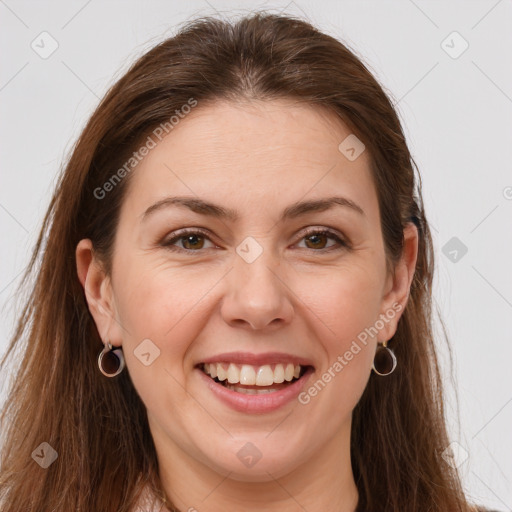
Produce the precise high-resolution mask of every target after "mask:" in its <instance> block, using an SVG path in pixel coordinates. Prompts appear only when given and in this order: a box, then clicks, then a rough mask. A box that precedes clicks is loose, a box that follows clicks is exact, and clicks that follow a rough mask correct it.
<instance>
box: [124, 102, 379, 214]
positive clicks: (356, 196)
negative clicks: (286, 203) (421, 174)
mask: <svg viewBox="0 0 512 512" xmlns="http://www.w3.org/2000/svg"><path fill="white" fill-rule="evenodd" d="M349 135H351V131H350V129H349V128H348V127H346V126H345V125H344V124H343V123H342V122H341V120H339V118H337V117H336V115H335V114H334V113H332V112H329V111H327V110H326V109H324V108H320V107H315V106H310V105H305V104H301V103H298V102H296V101H293V100H287V99H284V100H272V101H264V102H263V101H250V102H249V101H247V102H243V103H242V102H239V103H232V102H225V101H217V102H214V103H209V104H204V105H201V103H199V105H198V106H196V107H195V108H194V109H193V110H192V111H191V113H190V114H188V115H186V116H184V117H183V119H181V120H180V121H179V123H178V124H176V125H175V126H174V128H173V129H172V131H171V132H170V133H169V135H167V136H166V137H165V138H163V139H162V140H161V141H160V142H158V143H157V144H156V146H155V147H154V148H153V149H151V150H150V151H149V153H148V154H147V155H146V156H145V157H144V159H143V160H142V162H141V163H140V164H139V165H138V166H137V167H136V169H135V171H134V175H133V176H132V178H131V184H130V187H129V191H128V194H127V198H126V201H125V202H126V203H128V206H127V208H130V209H132V208H133V209H134V210H141V208H143V207H144V206H147V204H148V202H153V201H156V200H159V199H162V198H163V197H165V196H167V195H169V196H170V195H178V193H179V194H187V195H193V196H200V197H203V198H207V199H214V198H215V199H217V200H218V198H219V197H222V198H223V199H225V200H226V201H231V202H232V203H233V205H235V206H240V207H243V205H244V204H245V205H253V204H254V206H255V207H258V206H257V205H258V203H259V206H260V207H261V201H264V202H266V203H267V204H266V206H269V204H270V203H268V201H269V200H270V201H272V200H273V199H278V198H280V197H290V198H293V200H299V199H301V198H302V197H303V196H305V195H306V194H307V198H308V199H314V198H315V197H316V196H318V197H320V196H325V195H326V194H331V195H332V192H333V189H338V190H339V191H340V192H343V193H346V194H349V195H352V199H353V200H355V201H357V202H360V203H361V202H363V203H364V202H365V201H364V200H363V197H361V196H362V195H364V194H366V195H367V194H368V191H371V190H372V189H373V181H372V178H371V173H370V170H369V169H370V168H369V164H370V157H369V155H368V154H367V153H368V152H366V151H364V152H363V153H362V154H361V155H360V156H359V157H358V158H357V159H355V160H354V161H350V160H349V159H347V158H346V156H345V155H344V154H342V153H341V152H340V150H339V145H340V143H341V142H342V141H343V140H344V139H346V137H348V136H349ZM370 206H371V205H368V204H367V207H370ZM373 206H375V205H373Z"/></svg>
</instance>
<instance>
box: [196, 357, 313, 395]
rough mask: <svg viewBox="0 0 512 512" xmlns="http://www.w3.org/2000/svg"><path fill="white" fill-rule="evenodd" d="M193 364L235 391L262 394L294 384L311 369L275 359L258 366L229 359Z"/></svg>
mask: <svg viewBox="0 0 512 512" xmlns="http://www.w3.org/2000/svg"><path fill="white" fill-rule="evenodd" d="M196 368H197V369H199V370H201V371H202V373H203V374H204V375H206V376H207V377H208V378H210V379H211V380H212V381H213V382H215V383H216V384H218V385H220V386H222V387H224V388H226V389H229V390H231V391H233V392H236V393H241V394H246V395H262V394H267V393H276V392H278V391H280V390H283V389H286V388H288V387H290V386H293V385H294V384H295V383H296V382H297V381H300V380H301V379H302V378H303V377H304V375H306V374H308V375H309V374H310V373H312V372H313V371H314V367H313V366H311V365H299V364H293V363H291V362H290V363H274V364H265V365H261V366H254V365H247V364H242V365H239V364H235V363H228V362H216V363H199V364H198V365H196Z"/></svg>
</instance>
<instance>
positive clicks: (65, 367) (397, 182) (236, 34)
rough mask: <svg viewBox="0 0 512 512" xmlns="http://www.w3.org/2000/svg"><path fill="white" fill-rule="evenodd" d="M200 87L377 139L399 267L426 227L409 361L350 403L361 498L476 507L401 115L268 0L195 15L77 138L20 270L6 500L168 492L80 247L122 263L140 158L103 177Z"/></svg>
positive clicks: (12, 505)
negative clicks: (21, 299) (454, 416)
mask: <svg viewBox="0 0 512 512" xmlns="http://www.w3.org/2000/svg"><path fill="white" fill-rule="evenodd" d="M191 98H192V99H193V101H197V103H198V105H199V106H201V105H204V104H206V103H207V102H209V101H215V100H216V99H228V100H232V101H237V100H239V99H253V98H256V99H260V100H272V99H277V98H294V99H295V100H299V101H303V102H304V103H306V104H309V105H313V106H315V105H316V106H319V107H325V108H327V109H329V110H330V111H332V112H334V113H335V114H336V115H338V116H339V118H340V119H341V120H342V121H343V122H344V123H345V124H346V125H347V126H348V127H349V128H350V129H351V131H352V132H353V133H355V134H356V135H357V137H358V138H359V139H360V140H362V141H363V143H364V144H365V145H366V148H367V149H368V151H369V154H370V155H371V166H372V168H371V171H372V174H373V179H374V180H375V183H376V185H377V186H376V189H377V191H378V202H379V207H380V214H381V219H382V233H383V238H384V242H385V249H386V258H387V262H388V265H389V268H390V269H392V268H393V265H394V264H395V263H396V262H397V260H398V259H399V257H400V255H401V251H402V246H403V229H404V227H405V225H406V224H407V223H408V222H414V223H415V224H416V226H417V228H418V230H419V254H418V260H417V266H416V273H415V275H414V279H413V282H412V286H411V290H410V296H409V301H408V304H407V307H406V309H405V311H404V313H403V315H402V317H401V319H400V321H399V324H398V329H397V332H396V334H395V336H394V337H393V338H392V339H391V340H390V342H389V346H390V347H391V348H392V349H393V350H394V352H395V354H396V357H397V359H398V361H399V365H398V367H397V369H396V371H395V372H394V373H393V374H392V375H390V376H389V377H386V378H383V377H379V376H377V375H374V374H372V376H371V377H370V380H369V382H368V385H367V388H366V390H365V392H364V394H363V396H362V398H361V400H360V402H359V403H358V405H357V406H356V408H355V410H354V411H353V427H352V434H351V455H352V468H353V473H354V477H355V481H356V485H357V488H358V491H359V504H358V510H360V511H379V512H391V511H394V512H398V511H400V512H403V511H414V512H427V511H439V512H456V511H469V510H473V509H472V508H471V507H470V505H469V504H468V502H467V501H466V499H465V497H464V494H463V491H462V487H461V483H460V480H459V476H458V474H457V471H456V469H455V468H453V467H451V465H450V464H448V463H446V462H445V460H444V458H443V455H442V454H443V451H444V450H445V448H446V447H447V446H448V444H449V440H448V436H447V431H446V427H445V417H444V411H443V392H442V387H441V378H440V371H439V368H438V362H437V357H436V350H435V345H434V338H433V331H432V300H431V293H432V278H433V273H434V259H433V249H432V241H431V235H430V230H429V225H428V223H427V219H426V216H425V212H424V208H423V204H422V197H421V181H420V179H419V175H418V176H416V174H417V166H416V164H415V162H414V161H413V158H412V157H411V154H410V153H409V150H408V147H407V144H406V141H405V137H404V133H403V130H402V127H401V124H400V121H399V119H398V116H397V114H396V112H395V110H394V107H393V105H392V103H391V101H390V99H389V98H388V95H387V94H386V93H385V92H384V91H383V89H382V87H381V86H380V85H379V84H378V82H377V81H376V79H375V78H374V77H373V76H372V74H371V73H370V71H369V70H368V69H367V67H366V66H365V65H364V64H363V62H362V61H361V59H360V58H358V57H357V56H356V55H355V52H354V51H352V50H350V49H349V48H348V47H347V46H345V45H344V44H342V43H341V42H339V41H337V40H336V39H334V38H332V37H330V36H328V35H326V34H323V33H321V32H319V31H318V30H317V29H316V28H314V27H313V26H311V25H310V24H309V23H307V22H306V21H303V20H300V19H297V18H294V17H291V16H284V15H272V14H267V13H265V12H258V13H254V14H252V15H251V16H248V17H245V18H243V19H241V20H238V21H237V22H232V23H228V22H224V21H220V20H218V19H216V18H209V17H208V18H200V19H197V20H192V21H191V22H189V23H187V24H186V26H185V27H182V29H181V30H180V31H179V32H178V34H177V35H176V36H174V37H171V38H169V39H167V40H165V41H163V42H162V43H160V44H158V45H157V46H156V47H154V48H153V49H152V50H150V51H149V52H147V53H146V54H145V55H144V56H142V58H140V59H139V60H138V61H137V62H136V63H135V64H134V65H133V66H132V67H131V68H130V69H129V71H128V72H127V73H126V74H125V75H124V76H123V77H122V78H121V79H120V80H119V81H118V82H117V83H116V84H115V85H114V86H113V87H112V88H111V89H110V90H109V91H108V93H107V94H106V96H105V97H104V99H103V100H102V101H101V102H100V104H99V106H98V107H97V109H96V111H95V112H94V113H93V115H92V117H91V118H90V120H89V122H88V124H87V126H86V127H85V129H84V130H83V132H82V134H81V135H80V137H79V139H78V141H77V142H76V144H75V146H74V148H73V151H72V153H71V156H70V158H69V161H68V162H67V165H66V166H65V168H64V170H63V172H62V173H61V176H60V178H59V182H58V186H57V188H56V191H55V193H54V195H53V197H52V199H51V202H50V205H49V208H48V211H47V213H46V216H45V218H44V221H43V226H42V229H41V232H40V235H39V239H38V241H37V243H36V246H35V249H34V252H33V255H32V258H31V261H30V264H29V266H28V267H27V270H26V273H25V275H24V277H23V281H22V287H23V286H25V287H28V286H30V296H29V297H28V299H27V300H26V303H25V306H24V308H23V310H22V312H21V313H20V315H19V319H18V323H17V326H16V329H15V332H14V335H13V338H12V340H11V342H10V345H9V347H8V351H7V353H6V355H5V356H4V359H3V361H2V365H1V367H2V368H3V367H4V365H5V364H6V361H7V360H8V356H9V354H11V356H12V359H13V361H12V363H13V364H14V362H15V361H17V362H18V365H17V366H16V370H15V376H16V378H15V380H14V381H13V383H12V387H11V389H10V392H9V395H8V399H7V401H6V403H5V407H4V408H3V411H2V417H1V419H2V424H3V425H4V431H3V436H4V439H3V445H2V452H1V455H2V471H1V479H0V483H1V488H0V505H1V508H2V511H3V512H20V511H24V512H25V511H34V512H35V511H37V512H68V511H70V510H74V511H80V512H89V511H95V512H128V511H130V510H131V509H132V507H133V506H134V504H135V502H136V500H137V498H138V494H139V493H140V491H141V489H142V488H143V486H145V485H146V484H147V485H149V486H151V488H152V489H153V490H154V492H155V493H158V492H162V491H163V489H162V487H161V482H160V480H159V477H158V464H157V458H156V453H155V448H154V445H153V441H152V437H151V434H150V430H149V427H148V422H147V417H146V410H145V407H144V405H143V403H142V401H141V399H140V397H139V396H138V394H137V392H136V390H135V388H134V386H133V384H132V382H131V380H130V377H129V374H128V372H126V371H125V372H123V373H122V374H121V375H119V377H116V378H114V379H107V378H105V377H103V376H102V375H101V373H100V372H99V370H98V367H97V356H98V353H99V351H100V350H101V349H102V347H103V344H102V341H101V339H100V337H99V334H98V332H97V329H96V326H95V323H94V321H93V319H92V316H91V314H90V313H89V310H88V307H87V303H86V300H85V296H84V292H83V289H82V287H81V285H80V282H79V280H78V278H77V271H76V263H75V249H76V246H77V243H78V242H79V241H80V240H81V239H82V238H90V239H91V240H92V241H93V244H94V250H95V252H96V254H97V255H98V256H99V257H100V258H101V260H102V262H103V263H104V265H105V269H106V271H107V273H109V272H110V271H111V267H110V262H111V256H112V254H111V251H112V241H113V239H114V235H115V231H116V225H117V222H118V216H119V210H120V205H121V203H122V201H123V196H124V194H125V192H126V188H127V186H128V183H129V182H130V176H131V175H133V172H136V170H134V171H133V172H132V173H130V172H127V173H125V174H126V176H125V177H123V179H122V180H119V182H115V184H113V185H112V186H111V187H110V188H109V193H108V198H106V199H105V200H102V199H101V197H100V196H101V194H100V193H98V190H99V188H101V187H102V186H103V185H104V184H105V183H107V182H108V181H109V180H110V179H111V178H112V175H113V173H114V172H115V171H116V169H119V168H121V167H122V166H123V163H124V162H126V161H127V159H129V158H130V155H132V153H133V151H134V150H135V149H136V148H137V147H139V145H140V144H141V142H142V141H144V140H145V139H146V138H147V136H148V134H150V133H152V130H154V129H155V127H158V126H159V125H161V124H162V123H168V122H169V119H170V118H171V117H172V116H173V115H175V113H176V110H178V111H179V110H180V109H181V108H182V107H183V105H186V104H187V103H188V104H190V100H191ZM111 183H112V182H111ZM31 276H32V277H33V278H34V281H33V283H32V284H29V278H30V277H31ZM20 289H21V288H20ZM15 349H18V350H17V355H16V356H15ZM43 442H46V443H48V444H49V445H50V446H51V447H52V448H53V449H54V450H55V451H56V452H57V454H58V457H57V459H56V461H55V462H54V463H53V464H52V465H51V466H50V467H48V468H47V469H43V468H42V467H40V465H38V464H36V463H35V461H34V458H33V457H32V454H33V452H34V450H36V448H38V447H39V446H40V445H41V443H43Z"/></svg>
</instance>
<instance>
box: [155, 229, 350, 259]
mask: <svg viewBox="0 0 512 512" xmlns="http://www.w3.org/2000/svg"><path fill="white" fill-rule="evenodd" d="M189 235H203V236H204V237H205V238H207V239H208V240H210V241H212V240H211V239H210V237H209V236H208V233H207V232H206V231H205V230H203V229H201V228H193V229H183V230H181V231H178V232H176V233H175V236H173V237H172V238H170V239H168V240H166V241H164V242H162V243H161V245H162V246H163V247H165V248H166V249H168V250H170V251H174V252H188V253H192V252H201V251H203V250H204V249H197V250H193V249H184V248H182V247H177V246H175V245H174V242H176V241H177V240H180V239H182V238H185V237H186V236H189ZM311 235H326V236H328V237H329V238H332V239H334V240H335V241H336V242H337V243H338V247H336V246H331V247H327V248H324V249H309V248H306V249H308V250H309V251H313V252H324V253H325V252H328V251H332V250H340V249H349V248H350V245H349V244H348V243H347V242H345V241H344V240H343V239H342V238H340V237H339V236H338V235H337V234H336V233H335V232H334V231H331V230H330V229H326V228H321V229H319V228H310V229H308V230H307V231H306V232H305V233H304V235H303V236H302V237H301V238H300V240H299V241H302V240H303V239H304V238H307V237H308V236H311Z"/></svg>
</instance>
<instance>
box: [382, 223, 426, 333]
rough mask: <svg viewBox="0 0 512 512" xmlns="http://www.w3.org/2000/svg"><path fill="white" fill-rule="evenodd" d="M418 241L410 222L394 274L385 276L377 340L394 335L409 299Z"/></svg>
mask: <svg viewBox="0 0 512 512" xmlns="http://www.w3.org/2000/svg"><path fill="white" fill-rule="evenodd" d="M418 241H419V235H418V229H417V228H416V225H415V224H413V223H412V222H410V223H408V224H407V225H406V227H405V228H404V247H403V250H402V256H401V258H400V260H399V261H398V263H397V264H396V266H395V269H394V270H395V271H394V275H393V274H388V276H387V278H386V284H385V287H384V293H383V297H382V304H381V310H380V313H381V317H380V318H381V319H383V320H385V321H384V322H383V323H384V328H383V329H382V330H381V331H380V333H379V336H378V339H379V341H387V340H389V339H390V338H392V337H393V336H394V334H395V332H396V329H397V326H398V321H399V320H400V317H401V316H402V314H403V312H404V310H405V306H406V305H407V301H408V300H409V293H410V289H411V283H412V279H413V277H414V272H415V269H416V260H417V257H418ZM382 315H383V316H382Z"/></svg>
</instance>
